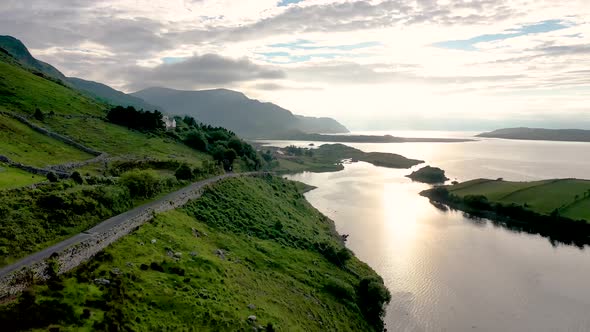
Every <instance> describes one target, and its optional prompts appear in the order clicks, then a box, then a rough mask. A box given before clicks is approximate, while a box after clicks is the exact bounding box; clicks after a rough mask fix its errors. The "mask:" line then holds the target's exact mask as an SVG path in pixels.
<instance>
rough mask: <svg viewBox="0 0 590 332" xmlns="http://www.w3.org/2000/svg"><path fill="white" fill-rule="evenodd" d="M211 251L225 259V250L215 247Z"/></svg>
mask: <svg viewBox="0 0 590 332" xmlns="http://www.w3.org/2000/svg"><path fill="white" fill-rule="evenodd" d="M213 253H214V254H215V255H217V257H219V258H221V259H225V252H224V251H223V250H222V249H215V250H214V251H213Z"/></svg>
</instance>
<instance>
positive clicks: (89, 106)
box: [0, 54, 106, 116]
mask: <svg viewBox="0 0 590 332" xmlns="http://www.w3.org/2000/svg"><path fill="white" fill-rule="evenodd" d="M11 62H12V61H10V59H9V58H8V56H6V55H5V54H0V108H5V109H8V110H11V111H16V112H19V113H28V114H33V113H34V112H35V110H36V109H37V108H38V109H40V110H41V111H43V112H45V113H49V112H50V111H54V112H55V113H56V114H88V115H99V116H103V115H104V109H105V108H106V106H105V105H104V104H102V103H100V102H98V101H95V100H92V99H89V98H87V97H85V96H84V95H82V94H81V93H80V92H78V91H76V90H73V89H71V88H69V87H65V86H63V85H60V84H57V83H55V82H52V81H50V80H47V79H45V78H42V77H39V76H36V75H33V74H32V73H31V72H29V71H27V70H25V69H23V68H20V67H18V66H17V65H14V64H10V63H11Z"/></svg>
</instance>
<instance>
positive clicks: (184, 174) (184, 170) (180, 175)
mask: <svg viewBox="0 0 590 332" xmlns="http://www.w3.org/2000/svg"><path fill="white" fill-rule="evenodd" d="M174 176H175V177H176V178H177V179H178V180H191V179H192V178H193V171H192V170H191V168H190V167H189V166H188V165H187V164H182V165H180V167H179V168H178V169H177V170H176V172H175V173H174Z"/></svg>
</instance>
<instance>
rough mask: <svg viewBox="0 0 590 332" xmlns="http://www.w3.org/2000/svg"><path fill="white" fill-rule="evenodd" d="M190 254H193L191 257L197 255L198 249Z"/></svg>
mask: <svg viewBox="0 0 590 332" xmlns="http://www.w3.org/2000/svg"><path fill="white" fill-rule="evenodd" d="M189 255H191V257H195V256H197V252H196V251H191V252H190V254H189Z"/></svg>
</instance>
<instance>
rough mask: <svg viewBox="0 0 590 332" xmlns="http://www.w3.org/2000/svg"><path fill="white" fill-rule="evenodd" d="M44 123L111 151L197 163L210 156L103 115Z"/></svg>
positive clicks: (81, 141) (79, 140)
mask: <svg viewBox="0 0 590 332" xmlns="http://www.w3.org/2000/svg"><path fill="white" fill-rule="evenodd" d="M41 125H44V126H47V127H49V128H51V129H52V130H54V131H56V132H58V133H60V134H63V135H67V136H68V137H70V138H72V139H73V140H75V141H76V142H79V143H82V144H84V145H86V146H88V147H91V148H93V149H96V150H99V151H102V152H106V153H109V154H110V155H115V156H116V155H124V156H125V157H127V158H145V157H149V158H154V159H161V160H166V159H174V160H178V161H184V162H187V163H189V164H192V165H194V166H198V165H200V163H201V161H202V160H205V159H211V157H210V156H208V155H206V154H205V153H202V152H198V151H196V150H194V149H191V148H189V147H188V146H186V145H184V144H183V143H181V142H177V141H175V140H173V139H172V138H165V137H160V136H156V135H151V134H146V133H141V132H139V131H134V130H129V129H127V128H125V127H122V126H119V125H115V124H112V123H109V122H106V121H103V120H100V119H94V118H90V119H82V118H71V119H66V118H62V117H53V118H49V119H46V120H45V121H44V123H43V124H41Z"/></svg>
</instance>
